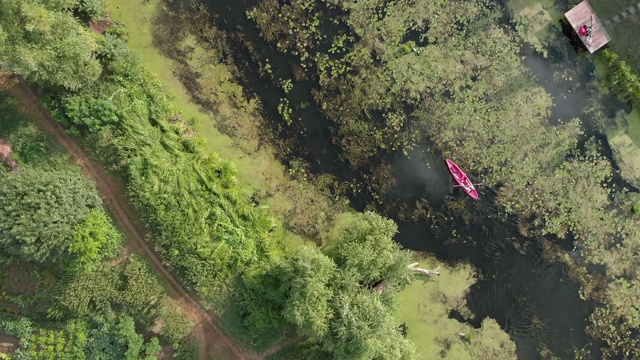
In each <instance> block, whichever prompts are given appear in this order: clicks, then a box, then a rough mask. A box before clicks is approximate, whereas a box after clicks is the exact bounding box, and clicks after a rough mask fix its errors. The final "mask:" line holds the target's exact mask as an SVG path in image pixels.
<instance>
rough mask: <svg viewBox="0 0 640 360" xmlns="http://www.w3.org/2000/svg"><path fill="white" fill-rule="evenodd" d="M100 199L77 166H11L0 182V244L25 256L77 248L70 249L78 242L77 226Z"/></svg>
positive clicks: (44, 257) (52, 257)
mask: <svg viewBox="0 0 640 360" xmlns="http://www.w3.org/2000/svg"><path fill="white" fill-rule="evenodd" d="M101 205H102V201H101V200H100V198H99V197H98V193H97V191H96V189H95V187H94V186H93V184H91V182H90V181H89V180H87V179H86V178H85V177H84V176H83V175H82V174H81V173H79V172H68V171H65V172H62V171H60V172H52V171H42V170H36V169H21V170H20V171H18V172H11V173H9V174H7V175H5V176H4V178H3V179H2V181H1V182H0V209H1V210H0V218H2V222H1V223H0V238H1V239H2V240H1V247H0V248H1V249H2V251H5V252H7V253H10V254H13V255H17V256H20V257H22V258H23V259H25V260H28V261H30V260H34V261H39V262H44V261H51V262H53V261H56V260H59V259H60V257H61V256H63V254H65V253H69V252H77V251H74V250H72V249H70V248H71V247H72V246H74V244H77V239H74V237H75V236H76V234H75V232H76V227H78V226H81V225H83V222H84V221H85V220H86V219H87V218H88V216H89V214H90V213H91V212H92V211H94V210H96V209H99V208H100V207H101ZM80 231H82V230H80ZM96 250H99V247H98V249H96ZM94 257H97V256H94ZM87 260H88V259H87Z"/></svg>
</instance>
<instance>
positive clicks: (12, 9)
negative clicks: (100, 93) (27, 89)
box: [0, 0, 101, 89]
mask: <svg viewBox="0 0 640 360" xmlns="http://www.w3.org/2000/svg"><path fill="white" fill-rule="evenodd" d="M83 1H85V0H83ZM76 3H77V1H74V0H60V1H46V0H28V1H27V0H25V1H14V0H2V1H0V9H2V13H1V14H0V67H1V68H3V69H5V70H11V71H13V72H15V73H18V74H20V75H22V76H24V77H25V78H27V79H29V80H31V81H33V82H35V83H38V84H42V85H51V86H62V87H65V88H68V89H78V88H80V87H82V86H84V85H85V84H87V83H91V82H93V81H95V80H96V79H97V78H98V76H99V75H100V71H101V68H100V64H99V63H98V61H97V59H96V56H95V52H94V50H95V48H96V43H95V40H94V39H93V36H92V34H91V33H90V31H89V30H88V29H86V28H85V27H83V26H82V25H81V23H80V22H79V21H78V20H77V19H76V18H75V17H74V16H73V14H72V12H71V10H72V9H73V8H74V5H76Z"/></svg>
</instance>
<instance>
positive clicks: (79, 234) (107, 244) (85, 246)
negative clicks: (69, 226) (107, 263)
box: [68, 210, 122, 272]
mask: <svg viewBox="0 0 640 360" xmlns="http://www.w3.org/2000/svg"><path fill="white" fill-rule="evenodd" d="M121 244H122V236H121V235H120V233H119V232H118V229H116V228H115V226H114V225H113V223H112V222H111V219H109V217H108V216H107V214H106V213H105V212H104V211H101V210H93V211H92V212H91V213H89V216H87V218H86V219H85V220H84V221H83V222H82V223H81V224H80V225H78V226H76V228H75V231H74V232H73V236H72V238H71V243H70V244H69V250H68V251H69V253H70V254H71V256H72V257H73V262H72V263H71V264H70V265H69V268H70V269H71V270H72V271H75V272H78V271H87V270H93V269H94V268H95V266H96V265H97V264H98V263H99V261H100V260H102V259H108V258H110V257H113V256H114V255H115V254H116V253H117V251H118V249H119V247H120V245H121Z"/></svg>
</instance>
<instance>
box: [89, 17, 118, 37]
mask: <svg viewBox="0 0 640 360" xmlns="http://www.w3.org/2000/svg"><path fill="white" fill-rule="evenodd" d="M111 25H113V22H112V21H111V20H109V19H102V20H98V21H95V22H94V21H89V28H91V30H93V31H94V32H96V33H98V34H103V33H104V31H105V30H107V29H108V28H109V26H111Z"/></svg>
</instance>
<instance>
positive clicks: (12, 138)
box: [0, 93, 192, 360]
mask: <svg viewBox="0 0 640 360" xmlns="http://www.w3.org/2000/svg"><path fill="white" fill-rule="evenodd" d="M0 119H1V121H0V139H3V140H4V141H6V143H8V144H10V145H11V147H12V150H13V151H12V153H11V156H12V158H15V159H16V160H17V162H18V164H19V170H17V171H9V169H5V168H1V169H0V170H2V172H1V173H0V174H1V175H0V187H2V189H3V190H2V192H1V193H0V202H2V204H3V206H2V209H3V211H4V213H3V214H4V215H3V224H2V231H3V232H4V233H3V235H2V239H3V240H2V241H3V242H2V247H0V284H2V285H1V288H0V300H2V301H1V302H0V329H2V330H3V331H5V332H7V333H9V334H11V335H13V336H15V337H16V338H17V339H18V340H19V347H18V349H17V350H16V352H15V353H13V354H12V358H13V359H52V358H64V359H86V358H92V359H113V360H116V359H117V360H120V359H142V358H155V354H156V353H157V352H158V351H159V350H160V345H159V340H158V338H161V339H162V341H163V343H165V344H169V345H172V346H173V348H174V351H176V353H177V354H179V353H180V351H181V348H182V347H181V346H182V345H181V343H182V342H183V338H184V337H185V336H186V335H187V333H188V332H189V331H190V327H191V325H192V324H191V323H190V321H189V319H188V318H187V317H185V316H184V314H183V313H182V311H181V310H180V309H179V308H178V307H177V305H176V304H175V303H174V301H173V300H171V299H169V298H167V296H166V294H165V292H164V290H163V288H162V286H161V285H160V284H159V282H158V281H157V280H156V279H155V278H154V277H153V275H152V274H151V273H150V272H149V270H148V269H147V267H146V265H145V264H144V263H143V262H142V261H141V259H139V258H138V257H136V256H133V255H131V256H129V257H128V258H126V259H122V260H121V261H122V262H120V263H119V264H118V265H107V264H104V263H103V262H104V260H110V259H112V258H113V257H115V256H116V255H118V253H119V252H120V246H121V245H122V242H121V241H122V236H121V234H120V233H119V232H118V230H117V229H116V228H115V226H114V225H113V224H112V222H111V220H110V219H109V217H108V216H107V215H106V213H105V212H104V210H103V209H102V206H101V201H100V199H99V198H98V195H97V192H96V189H95V187H94V186H93V185H92V184H91V183H90V181H89V180H87V179H86V178H84V177H83V176H82V174H81V172H80V170H79V169H78V168H77V166H75V165H74V164H73V163H72V162H71V161H70V160H69V158H68V157H67V156H66V155H65V154H64V153H63V152H62V151H61V149H60V148H58V147H57V146H56V145H55V144H54V142H53V141H52V139H51V138H49V137H48V136H46V135H45V134H44V133H42V132H41V131H40V130H38V129H37V128H36V126H35V125H34V124H30V123H29V122H27V121H26V120H25V119H24V118H23V116H22V115H21V114H20V113H19V111H18V110H17V109H16V107H15V104H14V103H13V102H12V101H11V100H10V99H9V98H8V97H7V96H6V94H4V93H0ZM16 196H18V197H16ZM27 260H30V261H27ZM41 260H42V261H44V262H43V263H40V262H36V261H41ZM140 329H145V330H147V331H149V332H150V334H155V335H157V336H152V337H151V338H150V339H149V340H148V341H146V340H145V338H144V337H143V335H142V333H141V331H139V330H140Z"/></svg>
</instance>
